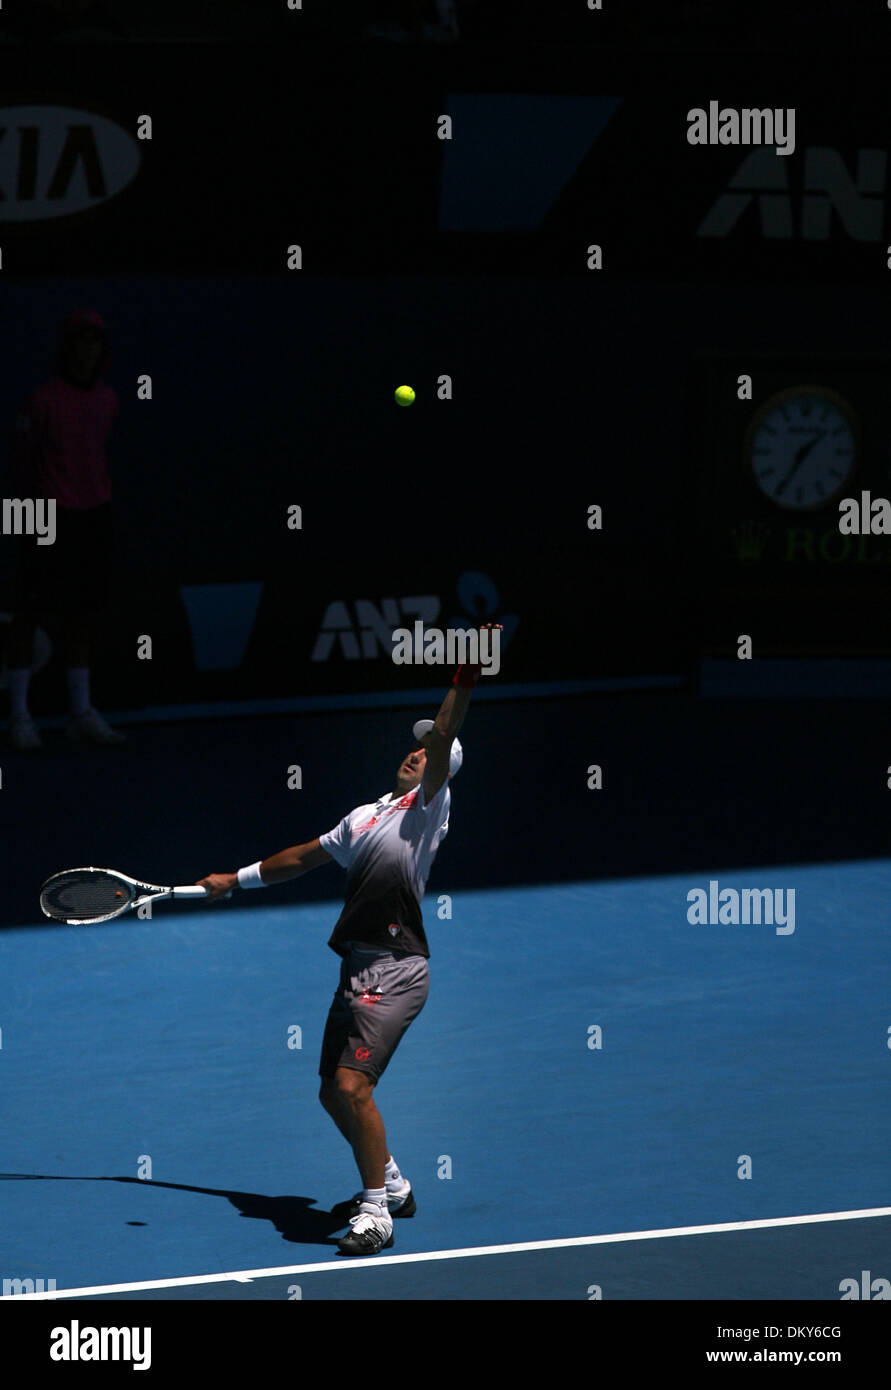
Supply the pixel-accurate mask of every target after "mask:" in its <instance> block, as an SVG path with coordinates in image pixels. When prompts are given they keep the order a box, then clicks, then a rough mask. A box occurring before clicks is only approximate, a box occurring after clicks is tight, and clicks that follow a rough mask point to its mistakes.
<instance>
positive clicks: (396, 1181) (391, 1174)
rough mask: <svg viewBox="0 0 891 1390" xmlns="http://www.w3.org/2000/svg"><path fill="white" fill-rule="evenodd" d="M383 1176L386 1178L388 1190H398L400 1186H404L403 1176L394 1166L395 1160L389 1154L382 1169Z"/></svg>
mask: <svg viewBox="0 0 891 1390" xmlns="http://www.w3.org/2000/svg"><path fill="white" fill-rule="evenodd" d="M384 1177H385V1178H386V1180H387V1189H388V1191H390V1192H398V1190H399V1188H400V1187H404V1186H405V1178H404V1177H403V1176H402V1174H401V1173H400V1171H399V1169H398V1168H397V1167H396V1160H395V1158H394V1157H393V1155H392V1154H391V1155H390V1157H389V1158H388V1160H387V1166H386V1168H385V1169H384Z"/></svg>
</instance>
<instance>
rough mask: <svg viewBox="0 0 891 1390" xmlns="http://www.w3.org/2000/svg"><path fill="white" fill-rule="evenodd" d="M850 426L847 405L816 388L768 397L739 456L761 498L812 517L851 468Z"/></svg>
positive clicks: (853, 436) (853, 454)
mask: <svg viewBox="0 0 891 1390" xmlns="http://www.w3.org/2000/svg"><path fill="white" fill-rule="evenodd" d="M856 434H857V432H856V426H855V422H854V416H853V413H852V411H851V408H850V406H849V405H848V404H847V402H846V401H845V400H844V399H843V398H842V397H841V396H839V395H838V394H837V393H836V392H835V391H830V390H828V388H826V387H822V386H798V387H793V388H792V389H791V390H788V391H781V392H780V393H779V394H778V395H776V396H772V397H771V399H770V400H768V401H766V402H765V403H764V405H762V406H761V407H760V409H759V410H758V411H757V413H756V415H755V417H754V419H753V420H752V422H751V424H750V426H749V429H748V431H747V433H746V443H745V455H746V459H747V462H748V464H749V466H750V467H751V469H752V473H753V475H754V479H755V482H756V484H757V486H758V487H759V489H760V490H761V492H763V493H764V495H765V497H769V498H770V500H771V502H775V503H776V504H777V506H778V507H786V508H788V509H790V510H792V511H803V512H804V511H815V510H816V509H817V508H818V507H822V506H824V505H825V503H827V502H831V501H832V500H833V498H835V497H837V496H838V495H839V493H840V492H842V491H843V490H844V488H845V487H846V486H847V484H848V482H849V480H850V478H851V475H852V473H853V471H854V465H855V462H856V455H857V445H856Z"/></svg>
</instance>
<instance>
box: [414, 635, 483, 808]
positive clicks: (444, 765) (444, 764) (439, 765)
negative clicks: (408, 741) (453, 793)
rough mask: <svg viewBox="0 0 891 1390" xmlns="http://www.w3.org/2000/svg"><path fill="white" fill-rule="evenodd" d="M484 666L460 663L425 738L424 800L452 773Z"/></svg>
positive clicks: (436, 790)
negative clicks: (454, 753)
mask: <svg viewBox="0 0 891 1390" xmlns="http://www.w3.org/2000/svg"><path fill="white" fill-rule="evenodd" d="M484 627H487V628H496V627H497V628H498V629H499V631H500V630H501V623H485V624H484ZM480 671H481V667H479V666H459V667H458V669H457V671H456V672H455V674H454V676H453V677H452V684H451V685H450V686H449V688H448V690H447V691H446V696H445V699H444V700H443V702H442V704H441V705H440V707H439V713H438V714H437V716H436V718H435V719H434V721H433V728H432V729H431V730H430V732H429V733H428V734H425V735H424V737H423V739H422V740H421V742H422V744H423V746H424V748H425V749H426V750H427V762H426V764H425V766H424V801H425V803H429V802H430V801H432V800H433V798H434V796H436V793H437V792H438V791H439V789H440V787H441V786H442V784H443V782H444V781H445V780H446V778H447V777H448V775H449V755H450V753H451V751H452V743H453V742H454V740H455V738H456V737H457V734H458V730H459V729H460V728H461V725H462V724H463V723H464V716H465V715H466V713H467V709H468V706H469V704H470V696H471V694H472V692H473V688H474V686H475V685H476V683H477V681H478V680H479V678H480Z"/></svg>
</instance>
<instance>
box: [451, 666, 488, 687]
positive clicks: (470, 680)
mask: <svg viewBox="0 0 891 1390" xmlns="http://www.w3.org/2000/svg"><path fill="white" fill-rule="evenodd" d="M482 669H483V668H482V666H459V667H458V669H457V671H456V672H455V674H454V676H453V677H452V685H460V686H463V687H464V688H465V689H468V688H471V687H473V686H474V685H476V683H477V681H478V680H479V678H480V672H481V671H482Z"/></svg>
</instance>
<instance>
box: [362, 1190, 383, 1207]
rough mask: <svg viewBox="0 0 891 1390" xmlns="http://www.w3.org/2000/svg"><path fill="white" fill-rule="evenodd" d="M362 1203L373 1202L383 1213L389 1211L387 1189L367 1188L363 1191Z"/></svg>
mask: <svg viewBox="0 0 891 1390" xmlns="http://www.w3.org/2000/svg"><path fill="white" fill-rule="evenodd" d="M362 1201H363V1202H373V1203H374V1205H375V1206H376V1207H380V1208H381V1210H382V1211H386V1210H387V1189H386V1188H385V1187H365V1188H363V1189H362Z"/></svg>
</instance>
